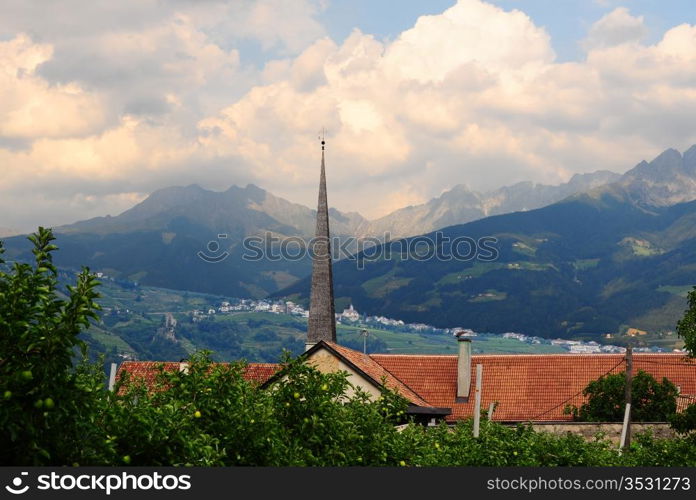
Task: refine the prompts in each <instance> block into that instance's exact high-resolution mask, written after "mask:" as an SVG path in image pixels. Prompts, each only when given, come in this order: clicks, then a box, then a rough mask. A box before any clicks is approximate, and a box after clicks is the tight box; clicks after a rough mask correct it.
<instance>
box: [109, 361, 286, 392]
mask: <svg viewBox="0 0 696 500" xmlns="http://www.w3.org/2000/svg"><path fill="white" fill-rule="evenodd" d="M223 364H228V363H223ZM181 365H182V363H176V362H171V361H124V362H123V363H121V366H119V368H118V372H116V380H119V379H120V377H121V376H122V375H123V374H124V373H126V372H127V373H128V374H130V376H131V377H132V379H134V380H142V381H143V382H145V384H146V385H147V386H148V387H150V386H152V385H153V384H154V382H155V377H156V376H157V373H159V367H160V366H162V367H163V368H164V370H165V371H167V372H173V371H176V370H179V369H180V367H181ZM279 368H280V365H278V364H275V363H248V364H247V365H246V367H245V369H244V378H245V379H246V380H250V381H254V382H258V383H260V384H262V383H264V382H265V381H266V380H268V379H269V378H271V376H272V375H273V374H274V373H275V372H276V371H278V369H279Z"/></svg>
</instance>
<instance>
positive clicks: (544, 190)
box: [369, 170, 621, 238]
mask: <svg viewBox="0 0 696 500" xmlns="http://www.w3.org/2000/svg"><path fill="white" fill-rule="evenodd" d="M620 178H621V176H620V175H619V174H616V173H614V172H609V171H607V170H598V171H596V172H593V173H588V174H575V175H574V176H573V177H572V178H571V179H570V180H569V181H568V182H566V183H563V184H560V185H558V186H551V185H545V184H535V183H533V182H520V183H517V184H513V185H512V186H504V187H501V188H498V189H496V190H493V191H488V192H485V193H479V192H477V191H472V190H469V189H468V188H467V187H466V186H464V185H463V184H459V185H457V186H454V187H453V188H452V189H450V190H448V191H445V192H444V193H443V194H442V195H440V196H439V197H437V198H434V199H432V200H430V201H429V202H427V203H424V204H422V205H415V206H409V207H405V208H401V209H399V210H396V211H394V212H392V213H390V214H389V215H386V216H384V217H381V218H379V219H376V220H374V221H372V222H370V225H369V231H370V235H381V234H384V233H386V232H389V233H391V236H392V238H398V237H405V236H414V235H417V234H423V233H427V232H430V231H434V230H436V229H439V228H442V227H447V226H452V225H455V224H464V223H466V222H470V221H473V220H477V219H481V218H483V217H488V216H490V215H498V214H503V213H510V212H519V211H526V210H532V209H535V208H540V207H543V206H546V205H549V204H551V203H555V202H557V201H560V200H562V199H563V198H566V197H568V196H570V195H573V194H575V193H579V192H582V191H587V190H589V189H593V188H595V187H598V186H602V185H605V184H608V183H611V182H614V181H617V180H618V179H620Z"/></svg>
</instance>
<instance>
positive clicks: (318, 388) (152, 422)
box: [107, 353, 405, 466]
mask: <svg viewBox="0 0 696 500" xmlns="http://www.w3.org/2000/svg"><path fill="white" fill-rule="evenodd" d="M243 372H244V365H243V364H241V363H234V364H214V363H211V360H210V358H209V356H208V355H207V353H199V354H196V355H194V356H193V357H191V358H190V359H189V361H188V362H187V365H186V369H185V370H181V371H180V370H175V371H166V370H164V366H163V365H162V366H161V367H160V370H159V373H158V374H157V376H156V378H155V381H154V384H151V385H150V386H149V387H148V386H145V385H144V384H142V383H139V381H138V380H137V379H134V380H129V379H127V378H126V379H124V380H120V381H119V383H118V389H117V391H116V392H117V396H116V400H115V403H114V405H113V407H112V409H111V412H110V414H109V419H110V420H109V424H108V436H109V437H108V438H107V439H108V440H109V441H110V442H112V443H114V444H115V446H116V450H117V453H118V456H119V457H120V458H119V460H120V462H121V463H129V464H133V465H263V466H287V465H292V466H298V465H330V466H342V465H361V464H362V465H395V464H398V463H399V462H400V461H401V460H404V458H405V457H404V456H403V455H402V454H400V450H401V448H400V447H399V446H397V445H396V443H397V442H398V440H399V434H398V432H397V431H396V429H395V427H394V422H395V421H398V420H403V415H404V410H405V403H404V401H403V399H402V398H400V397H398V396H396V395H394V394H393V393H390V392H386V393H385V394H384V395H383V396H382V397H381V398H378V399H374V398H370V397H369V396H368V395H367V394H365V393H363V392H360V391H355V392H353V388H352V387H350V384H349V383H348V380H347V376H346V374H345V373H329V374H325V373H321V372H319V371H318V370H316V369H315V368H313V367H312V366H310V365H308V364H307V363H304V362H303V360H302V359H294V360H291V359H290V358H286V360H285V362H284V364H283V367H282V369H281V372H280V373H279V374H278V375H277V380H276V382H274V383H272V384H270V386H269V387H259V386H258V385H257V384H255V383H253V382H250V381H248V380H245V379H244V377H243ZM347 394H350V395H347Z"/></svg>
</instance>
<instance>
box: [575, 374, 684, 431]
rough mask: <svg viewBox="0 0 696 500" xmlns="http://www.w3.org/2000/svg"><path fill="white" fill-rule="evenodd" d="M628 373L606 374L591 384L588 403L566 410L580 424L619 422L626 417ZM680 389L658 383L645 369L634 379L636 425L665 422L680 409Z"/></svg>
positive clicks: (587, 390)
mask: <svg viewBox="0 0 696 500" xmlns="http://www.w3.org/2000/svg"><path fill="white" fill-rule="evenodd" d="M625 389H626V374H625V373H614V374H610V375H605V376H603V377H600V378H599V379H597V380H593V381H592V382H590V383H589V384H588V385H587V387H585V389H583V391H582V393H583V395H584V396H586V397H587V401H586V402H584V403H583V404H582V405H580V407H579V408H578V407H576V406H567V407H566V409H565V411H566V413H569V414H571V415H573V418H574V419H575V420H578V421H581V422H620V421H621V420H622V419H623V416H624V409H625V399H624V394H625ZM678 393H679V391H678V389H677V386H676V385H674V384H673V383H672V382H670V381H669V380H668V379H667V378H663V379H662V382H658V381H657V380H655V378H654V377H653V376H652V375H650V374H649V373H646V372H644V371H642V370H638V374H637V375H636V376H635V377H633V385H632V387H631V400H632V401H631V403H632V404H631V419H632V420H633V421H634V422H665V421H667V420H668V419H669V417H670V416H671V415H673V414H674V413H675V412H676V410H677V395H678Z"/></svg>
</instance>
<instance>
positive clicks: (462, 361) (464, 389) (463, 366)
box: [455, 332, 471, 400]
mask: <svg viewBox="0 0 696 500" xmlns="http://www.w3.org/2000/svg"><path fill="white" fill-rule="evenodd" d="M455 336H456V337H457V344H459V355H458V358H457V399H459V398H463V399H465V400H468V399H469V391H470V390H471V339H468V338H466V337H465V336H464V332H457V333H455Z"/></svg>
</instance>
